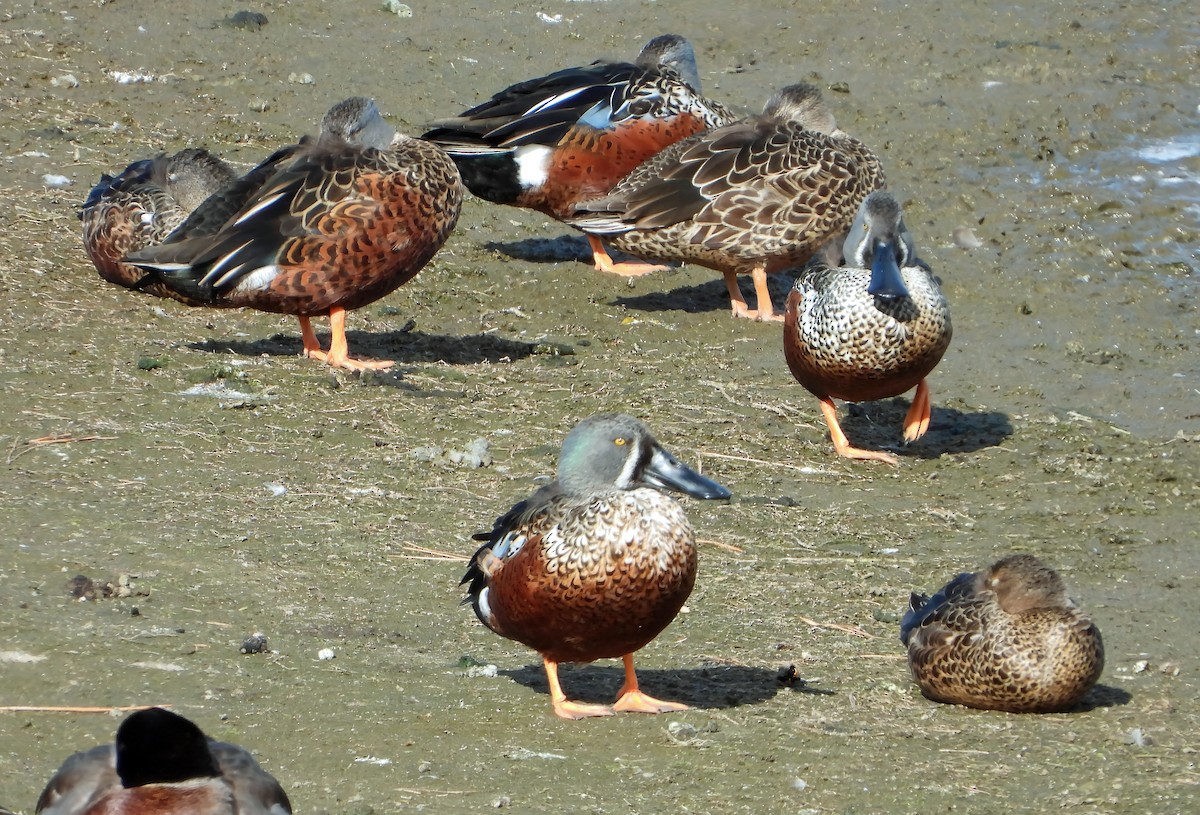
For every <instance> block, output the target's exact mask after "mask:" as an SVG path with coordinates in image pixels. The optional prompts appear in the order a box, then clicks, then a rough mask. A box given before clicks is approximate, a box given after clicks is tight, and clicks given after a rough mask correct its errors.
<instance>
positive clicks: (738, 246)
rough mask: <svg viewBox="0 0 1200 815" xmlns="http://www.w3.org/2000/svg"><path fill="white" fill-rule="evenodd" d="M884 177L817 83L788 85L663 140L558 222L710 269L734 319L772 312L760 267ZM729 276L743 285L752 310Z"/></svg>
mask: <svg viewBox="0 0 1200 815" xmlns="http://www.w3.org/2000/svg"><path fill="white" fill-rule="evenodd" d="M883 184H884V177H883V169H882V167H881V166H880V164H879V160H878V159H877V158H876V157H875V155H874V154H873V153H872V152H871V151H870V150H868V149H867V148H866V146H864V145H863V144H862V142H860V141H858V140H857V139H855V138H852V137H851V136H849V135H847V134H846V133H845V132H844V131H842V130H840V129H838V128H837V125H836V122H835V121H834V119H833V116H832V114H830V113H829V111H828V109H827V108H826V107H825V105H824V102H823V101H822V99H821V94H820V91H818V90H817V89H816V88H815V87H813V86H812V85H808V84H799V85H790V86H788V87H786V88H783V89H782V90H780V91H778V92H777V93H776V94H775V95H774V96H772V97H771V99H770V100H769V101H768V102H767V104H766V106H765V108H764V109H763V113H762V114H761V115H758V116H752V117H750V118H748V119H744V120H742V121H739V122H735V123H733V124H728V125H725V126H723V127H718V128H714V129H712V130H708V131H705V132H704V133H701V134H699V135H695V136H691V137H689V138H687V139H684V140H682V141H679V142H676V143H675V144H673V145H671V146H670V147H668V148H666V149H664V150H663V151H662V152H660V153H659V154H658V155H656V156H655V157H653V158H651V159H649V160H648V161H646V162H644V163H643V164H641V165H640V166H639V167H638V168H637V169H636V170H634V171H633V172H632V173H630V174H629V175H628V176H627V177H626V178H624V179H623V180H622V181H621V182H620V183H618V184H617V185H616V186H615V187H614V188H613V190H612V192H611V193H609V194H608V195H606V196H604V197H602V198H598V199H596V200H593V201H587V202H584V203H583V204H580V205H579V206H578V207H577V208H576V216H575V218H573V219H572V220H570V221H569V223H571V224H572V225H573V226H576V227H578V228H580V229H582V230H584V231H585V232H588V233H590V234H594V235H598V236H600V237H603V238H604V239H606V240H608V241H609V242H611V243H612V244H613V245H614V246H616V247H617V248H619V249H622V250H623V251H626V252H629V253H631V254H634V255H637V256H639V257H644V258H650V259H653V260H662V261H685V262H691V263H698V264H700V265H702V266H707V267H709V268H711V269H716V270H717V271H719V272H721V273H722V274H723V275H724V277H725V285H726V288H727V289H728V291H729V299H730V303H731V306H732V310H733V314H734V316H736V317H750V318H754V319H759V320H779V319H782V318H781V317H780V316H778V315H777V314H776V313H775V310H774V306H773V305H772V303H771V295H770V292H769V290H768V288H767V275H768V274H771V273H773V272H778V271H781V270H783V269H787V268H791V267H794V266H797V265H800V264H802V263H804V262H805V261H807V260H808V259H809V258H811V257H812V256H813V255H814V254H815V253H817V252H818V251H821V250H822V249H824V248H825V246H826V245H827V244H829V243H830V242H831V241H832V242H834V243H837V242H840V240H841V239H842V237H844V236H845V233H846V231H847V230H848V229H849V228H850V225H851V223H852V222H853V220H854V215H855V213H856V212H857V211H858V206H859V204H860V203H861V202H862V200H863V199H864V198H866V197H867V195H868V194H870V193H871V191H873V190H875V189H877V188H879V187H882V186H883ZM739 274H748V275H750V276H751V279H752V280H753V282H754V290H755V293H756V295H757V298H758V301H757V308H755V309H751V308H750V307H749V306H748V305H747V304H746V300H745V298H743V297H742V293H741V290H740V288H739V287H738V279H737V278H738V275H739Z"/></svg>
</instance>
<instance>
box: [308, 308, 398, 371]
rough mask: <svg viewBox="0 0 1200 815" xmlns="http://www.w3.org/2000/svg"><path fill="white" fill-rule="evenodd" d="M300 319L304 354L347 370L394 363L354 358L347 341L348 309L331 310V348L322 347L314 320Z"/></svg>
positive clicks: (370, 369)
mask: <svg viewBox="0 0 1200 815" xmlns="http://www.w3.org/2000/svg"><path fill="white" fill-rule="evenodd" d="M297 319H298V320H299V321H300V336H301V338H302V340H303V342H304V356H306V357H308V358H309V359H315V360H318V361H319V362H324V363H325V364H326V365H329V366H330V367H333V368H342V369H344V370H347V371H383V370H386V369H388V368H390V367H392V366H393V365H395V364H396V363H395V361H394V360H390V359H352V358H351V357H350V353H349V347H348V345H347V343H346V310H345V309H344V308H335V309H332V310H330V312H329V331H330V338H329V350H328V351H325V350H323V349H322V348H321V343H320V341H318V340H317V334H316V332H315V331H313V327H312V320H311V319H310V318H308V317H297Z"/></svg>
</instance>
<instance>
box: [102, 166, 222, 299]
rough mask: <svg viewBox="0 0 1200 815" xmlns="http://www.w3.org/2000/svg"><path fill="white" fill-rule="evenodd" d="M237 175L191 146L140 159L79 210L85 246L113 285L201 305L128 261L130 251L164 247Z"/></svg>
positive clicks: (107, 180)
mask: <svg viewBox="0 0 1200 815" xmlns="http://www.w3.org/2000/svg"><path fill="white" fill-rule="evenodd" d="M235 178H237V173H235V172H234V171H233V168H232V167H230V166H229V165H228V164H226V163H225V162H224V161H222V160H221V159H219V158H217V157H216V156H214V155H213V154H212V153H210V152H208V151H207V150H202V149H198V148H188V149H186V150H180V151H179V152H178V153H175V154H174V155H171V156H168V155H166V154H163V155H159V156H156V157H155V158H151V159H142V160H141V161H135V162H133V163H132V164H130V165H129V166H128V167H126V168H125V169H124V170H122V171H121V172H120V173H118V174H117V175H116V176H110V175H108V174H104V175H102V176H101V177H100V183H98V184H97V185H96V186H95V187H93V188H92V191H91V193H89V195H88V197H87V201H85V202H84V204H83V208H82V209H81V210H80V212H79V219H80V221H82V222H83V248H84V251H85V252H87V256H88V258H89V259H90V260H91V261H92V264H93V265H94V266H95V267H96V271H97V272H99V273H100V277H102V278H104V279H105V280H107V281H108V282H109V283H115V284H116V285H118V286H123V287H124V288H127V289H138V290H141V291H144V292H147V293H149V294H153V295H156V296H158V297H169V298H171V299H173V300H180V301H181V302H185V303H188V304H189V305H198V301H192V300H190V299H189V298H188V297H187V296H186V295H184V294H181V293H179V292H177V291H175V290H174V289H172V288H170V287H168V286H166V285H164V284H163V283H160V282H157V281H155V282H147V281H145V277H146V273H145V272H144V271H142V270H141V269H139V268H137V267H136V266H133V265H132V264H129V263H126V262H125V261H124V258H125V256H126V255H127V254H129V253H130V252H134V251H136V250H138V249H144V248H146V247H149V246H154V245H156V244H159V243H161V242H162V241H163V239H165V238H166V237H167V235H169V234H170V233H171V232H172V230H174V229H175V228H176V227H178V226H179V225H180V224H181V223H183V221H184V219H185V218H186V217H187V216H188V215H190V214H191V213H192V211H193V210H195V209H196V208H197V207H198V206H200V204H201V203H202V202H203V201H204V200H205V199H206V198H208V196H210V195H212V194H213V193H215V192H217V191H218V190H220V189H221V188H222V187H225V186H226V185H228V184H230V183H231V182H232V181H233V180H234V179H235Z"/></svg>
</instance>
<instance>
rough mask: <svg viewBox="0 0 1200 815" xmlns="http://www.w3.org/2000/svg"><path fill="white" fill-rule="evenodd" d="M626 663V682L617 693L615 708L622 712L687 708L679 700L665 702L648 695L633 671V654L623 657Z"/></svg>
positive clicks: (652, 711) (659, 711) (666, 710)
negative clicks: (642, 690) (641, 689)
mask: <svg viewBox="0 0 1200 815" xmlns="http://www.w3.org/2000/svg"><path fill="white" fill-rule="evenodd" d="M621 659H622V660H623V661H624V663H625V684H624V685H622V686H621V691H620V692H619V693H618V694H617V701H616V703H615V704H614V705H613V710H616V711H619V712H621V713H669V712H670V711H673V710H687V709H688V706H687V705H685V704H681V703H679V702H664V701H663V700H662V699H655V698H654V697H653V696H647V695H646V694H644V693H642V692H641V691H640V690H638V681H637V674H636V673H634V671H633V654H626V655H625V656H623V657H621Z"/></svg>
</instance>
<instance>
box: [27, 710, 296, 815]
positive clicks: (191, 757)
mask: <svg viewBox="0 0 1200 815" xmlns="http://www.w3.org/2000/svg"><path fill="white" fill-rule="evenodd" d="M35 811H36V812H37V813H38V815H291V811H292V805H291V802H290V801H289V800H288V796H287V793H285V792H284V790H283V788H282V787H281V786H280V785H279V782H278V781H276V780H275V778H274V777H273V776H271V774H270V773H268V772H266V771H265V770H263V769H262V767H260V766H259V764H258V762H257V761H255V760H254V757H253V756H252V755H250V753H248V752H247V751H246V750H244V749H242V748H241V747H238V746H236V745H233V744H226V743H224V742H218V741H213V740H211V739H209V738H207V737H205V735H204V734H203V733H202V732H201V731H200V729H199V728H198V727H196V725H195V724H193V723H192V722H190V721H188V720H187V719H185V718H183V717H182V716H179V715H177V714H175V713H171V712H170V711H167V710H162V709H160V708H149V709H146V710H139V711H136V712H134V713H132V714H130V715H129V716H128V717H127V718H126V719H125V721H124V722H122V723H121V726H120V727H119V728H118V729H117V737H116V743H115V744H105V745H101V746H99V747H93V748H92V749H90V750H85V751H82V752H79V753H75V754H73V755H71V756H69V757H68V758H67V760H66V761H64V762H63V764H62V766H61V767H60V768H59V769H58V771H57V772H56V773H55V774H54V776H53V777H52V778H51V779H50V781H49V782H48V783H47V784H46V787H45V789H44V790H43V791H42V794H41V796H40V797H39V798H38V801H37V806H36V810H35Z"/></svg>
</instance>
